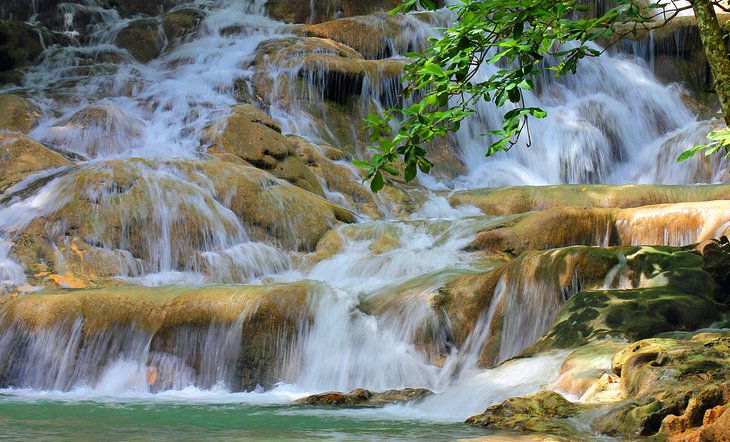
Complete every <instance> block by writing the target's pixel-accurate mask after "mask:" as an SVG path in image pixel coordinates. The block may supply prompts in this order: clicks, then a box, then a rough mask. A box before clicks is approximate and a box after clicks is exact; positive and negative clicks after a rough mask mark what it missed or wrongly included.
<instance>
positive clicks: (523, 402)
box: [466, 391, 581, 440]
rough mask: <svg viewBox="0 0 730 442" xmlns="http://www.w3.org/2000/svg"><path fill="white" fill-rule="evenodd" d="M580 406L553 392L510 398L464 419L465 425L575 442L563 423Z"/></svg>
mask: <svg viewBox="0 0 730 442" xmlns="http://www.w3.org/2000/svg"><path fill="white" fill-rule="evenodd" d="M580 412H581V407H580V406H578V405H576V404H573V403H572V402H570V401H568V400H567V399H565V398H564V397H563V396H561V395H560V394H558V393H556V392H554V391H540V392H538V393H535V394H532V395H528V396H523V397H513V398H509V399H507V400H506V401H504V402H502V403H501V404H498V405H493V406H491V407H489V408H487V409H486V410H485V411H484V413H482V414H478V415H476V416H472V417H470V418H469V419H467V420H466V423H467V424H469V425H474V426H478V427H485V428H489V429H494V430H508V431H529V432H535V433H545V434H549V435H551V436H558V437H565V438H569V440H575V439H572V438H575V437H577V436H578V432H577V431H576V430H575V429H574V428H573V427H572V426H571V425H570V424H569V423H567V422H566V421H565V419H566V418H570V417H573V416H576V415H577V414H579V413H580Z"/></svg>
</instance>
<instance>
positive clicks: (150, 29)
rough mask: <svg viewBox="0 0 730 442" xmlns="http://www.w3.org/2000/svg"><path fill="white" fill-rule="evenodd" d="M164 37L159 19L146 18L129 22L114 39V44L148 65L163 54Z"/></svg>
mask: <svg viewBox="0 0 730 442" xmlns="http://www.w3.org/2000/svg"><path fill="white" fill-rule="evenodd" d="M163 35H164V34H163V32H162V30H161V27H160V22H159V20H158V19H154V18H144V19H138V20H133V21H131V22H129V24H128V25H127V26H126V27H125V28H124V29H122V30H121V31H119V33H118V34H117V35H116V37H114V43H115V44H116V45H117V46H119V47H120V48H122V49H126V50H127V51H128V52H129V53H130V54H131V55H132V56H133V57H134V58H135V59H136V60H137V61H139V62H140V63H148V62H150V61H152V60H153V59H155V58H157V57H158V56H159V55H160V54H161V53H162V48H163V45H164V38H163Z"/></svg>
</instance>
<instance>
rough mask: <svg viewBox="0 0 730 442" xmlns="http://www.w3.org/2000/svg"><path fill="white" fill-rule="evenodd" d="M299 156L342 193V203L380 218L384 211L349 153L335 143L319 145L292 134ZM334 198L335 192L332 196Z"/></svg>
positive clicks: (330, 186) (331, 187)
mask: <svg viewBox="0 0 730 442" xmlns="http://www.w3.org/2000/svg"><path fill="white" fill-rule="evenodd" d="M288 139H289V141H291V142H292V143H293V144H294V146H295V147H296V150H297V153H298V154H299V157H300V158H301V159H302V161H303V162H304V164H306V165H307V167H308V168H309V170H311V171H312V172H313V173H314V174H315V175H317V176H318V177H320V178H322V179H323V180H324V182H325V184H326V185H327V189H328V190H329V191H330V192H337V193H339V194H340V195H341V199H342V201H338V202H339V203H340V204H341V205H342V206H344V207H347V208H349V209H351V210H353V211H357V212H359V213H362V214H365V215H366V216H368V217H370V218H371V219H380V218H382V214H381V213H380V210H379V208H378V205H377V203H376V201H375V199H374V197H373V193H372V192H371V191H370V189H369V188H367V187H366V186H364V185H363V184H362V177H361V176H360V175H359V174H358V173H357V171H356V170H355V168H354V166H352V165H351V164H347V163H349V162H348V161H347V160H346V158H347V155H346V154H345V153H344V152H342V151H340V150H339V149H335V148H334V147H331V146H315V145H314V144H311V143H308V142H307V141H306V140H304V139H303V138H301V137H296V136H289V137H288ZM330 198H334V196H332V195H331V196H330Z"/></svg>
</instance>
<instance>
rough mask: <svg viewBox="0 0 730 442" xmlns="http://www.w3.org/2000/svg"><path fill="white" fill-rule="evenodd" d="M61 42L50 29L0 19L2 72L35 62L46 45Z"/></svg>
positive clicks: (0, 68) (0, 61)
mask: <svg viewBox="0 0 730 442" xmlns="http://www.w3.org/2000/svg"><path fill="white" fill-rule="evenodd" d="M58 42H59V37H58V36H56V35H54V34H53V33H51V32H50V31H49V30H48V29H46V28H43V27H39V26H33V25H29V24H27V23H23V22H18V21H0V73H2V72H7V71H11V70H14V69H20V68H23V67H25V66H27V65H28V64H30V63H32V62H34V61H35V60H36V59H37V58H38V57H39V56H40V55H41V53H42V52H43V51H44V50H45V49H46V47H48V46H51V45H53V44H56V43H58Z"/></svg>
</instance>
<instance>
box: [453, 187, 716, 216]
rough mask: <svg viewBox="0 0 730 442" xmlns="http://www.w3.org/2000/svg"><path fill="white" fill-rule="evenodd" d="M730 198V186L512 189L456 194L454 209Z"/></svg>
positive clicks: (494, 211)
mask: <svg viewBox="0 0 730 442" xmlns="http://www.w3.org/2000/svg"><path fill="white" fill-rule="evenodd" d="M725 199H730V185H727V184H719V185H708V186H693V185H659V184H648V185H633V184H631V185H623V186H610V185H604V184H589V185H573V184H563V185H559V186H511V187H495V188H489V189H475V190H461V191H457V192H454V193H453V194H452V195H451V196H450V198H449V202H450V203H451V205H452V206H460V205H463V204H469V205H473V206H477V207H478V208H479V209H481V211H482V212H484V213H485V214H488V215H511V214H516V213H525V212H530V211H534V210H546V209H551V208H560V207H592V208H622V209H624V208H631V207H640V206H649V205H654V204H668V203H688V202H701V201H712V200H725Z"/></svg>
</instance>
